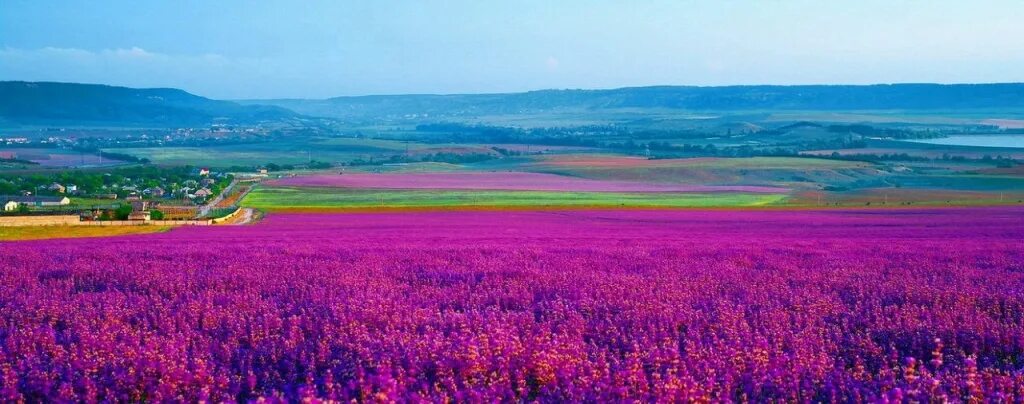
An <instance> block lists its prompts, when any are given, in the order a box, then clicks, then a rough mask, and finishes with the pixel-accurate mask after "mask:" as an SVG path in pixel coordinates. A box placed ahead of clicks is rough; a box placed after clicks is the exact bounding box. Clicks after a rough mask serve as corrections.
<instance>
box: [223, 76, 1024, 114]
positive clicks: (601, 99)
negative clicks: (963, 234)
mask: <svg viewBox="0 0 1024 404" xmlns="http://www.w3.org/2000/svg"><path fill="white" fill-rule="evenodd" d="M239 102H241V103H243V104H264V105H276V106H280V107H284V108H288V109H291V110H293V111H296V112H298V113H302V114H306V115H313V116H324V117H333V118H341V119H359V118H367V117H370V116H388V115H392V116H401V115H407V114H429V115H435V116H474V115H496V114H515V113H529V112H543V111H551V110H559V109H579V110H591V111H596V110H611V109H626V108H629V109H651V108H662V109H685V110H696V111H700V110H708V111H712V110H732V111H736V110H894V109H898V110H935V109H942V110H955V109H988V108H1020V107H1024V84H1022V83H1007V84H952V85H943V84H879V85H799V86H767V85H765V86H760V85H759V86H725V87H691V86H656V87H628V88H619V89H611V90H541V91H530V92H525V93H507V94H453V95H374V96H354V97H336V98H329V99H325V100H301V99H300V100H296V99H291V100H289V99H283V100H245V101H239Z"/></svg>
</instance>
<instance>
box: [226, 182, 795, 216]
mask: <svg viewBox="0 0 1024 404" xmlns="http://www.w3.org/2000/svg"><path fill="white" fill-rule="evenodd" d="M785 198H786V196H785V195H775V194H773V195H765V194H745V193H720V194H695V193H611V192H543V191H472V190H470V191H447V190H445V191H433V190H430V191H425V190H416V191H412V190H351V189H328V188H291V187H260V188H257V189H255V190H253V191H252V192H251V193H249V195H248V196H246V198H245V200H243V201H242V206H245V207H251V208H257V209H263V210H270V211H273V210H316V209H324V210H330V209H376V208H383V209H394V208H399V209H400V208H453V207H468V208H473V207H479V208H483V207H496V208H501V207H508V208H527V207H536V208H557V207H608V208H612V207H646V208H670V207H712V206H737V207H738V206H762V205H769V204H774V203H779V202H782V201H783V200H784V199H785Z"/></svg>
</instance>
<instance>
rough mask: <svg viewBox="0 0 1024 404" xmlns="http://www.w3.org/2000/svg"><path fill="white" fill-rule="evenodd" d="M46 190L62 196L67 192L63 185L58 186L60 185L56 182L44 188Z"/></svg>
mask: <svg viewBox="0 0 1024 404" xmlns="http://www.w3.org/2000/svg"><path fill="white" fill-rule="evenodd" d="M46 189H48V190H51V191H53V192H57V193H61V194H63V193H64V192H65V191H67V188H65V187H64V186H63V185H60V184H58V183H56V182H55V183H53V184H50V186H49V187H46Z"/></svg>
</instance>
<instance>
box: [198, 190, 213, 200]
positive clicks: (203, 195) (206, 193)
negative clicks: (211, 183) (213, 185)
mask: <svg viewBox="0 0 1024 404" xmlns="http://www.w3.org/2000/svg"><path fill="white" fill-rule="evenodd" d="M195 195H196V197H197V198H208V197H209V196H210V195H213V192H212V191H210V190H209V189H206V188H203V189H200V190H198V191H196V193H195Z"/></svg>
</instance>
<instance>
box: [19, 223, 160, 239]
mask: <svg viewBox="0 0 1024 404" xmlns="http://www.w3.org/2000/svg"><path fill="white" fill-rule="evenodd" d="M168 230H170V227H168V226H13V227H0V241H17V240H40V239H50V238H81V237H111V236H123V235H127V234H147V233H159V232H165V231H168Z"/></svg>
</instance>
